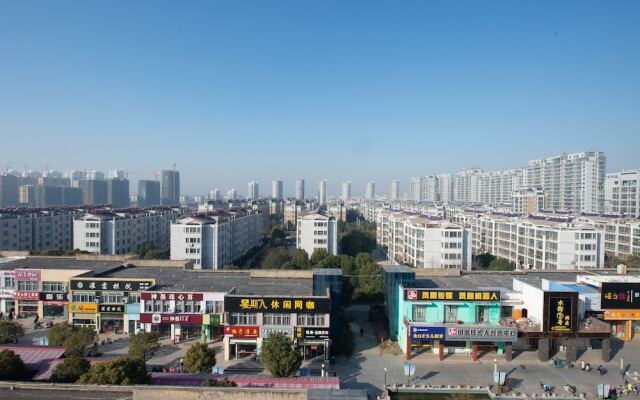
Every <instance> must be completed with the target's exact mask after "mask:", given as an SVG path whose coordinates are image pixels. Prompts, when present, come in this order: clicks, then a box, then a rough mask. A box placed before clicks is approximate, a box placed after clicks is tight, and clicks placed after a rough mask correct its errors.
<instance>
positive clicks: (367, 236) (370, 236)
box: [340, 229, 376, 257]
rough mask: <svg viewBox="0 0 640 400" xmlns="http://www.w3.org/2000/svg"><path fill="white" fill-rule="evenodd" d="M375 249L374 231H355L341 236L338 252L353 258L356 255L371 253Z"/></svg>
mask: <svg viewBox="0 0 640 400" xmlns="http://www.w3.org/2000/svg"><path fill="white" fill-rule="evenodd" d="M375 248H376V235H375V231H374V232H371V231H364V230H360V229H355V230H353V231H351V232H348V233H346V234H344V236H342V239H341V240H340V251H341V252H342V253H343V254H346V255H349V256H353V257H355V256H356V255H357V254H358V253H371V252H372V251H373V250H375Z"/></svg>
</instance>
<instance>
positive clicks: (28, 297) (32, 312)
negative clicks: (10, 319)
mask: <svg viewBox="0 0 640 400" xmlns="http://www.w3.org/2000/svg"><path fill="white" fill-rule="evenodd" d="M13 298H14V299H15V303H16V313H17V315H19V316H21V317H35V316H36V315H38V306H39V303H40V293H39V292H18V291H16V292H14V294H13Z"/></svg>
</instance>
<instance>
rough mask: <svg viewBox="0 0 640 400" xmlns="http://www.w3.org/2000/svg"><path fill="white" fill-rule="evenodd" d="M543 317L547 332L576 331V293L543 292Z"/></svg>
mask: <svg viewBox="0 0 640 400" xmlns="http://www.w3.org/2000/svg"><path fill="white" fill-rule="evenodd" d="M543 319H544V321H543V325H544V328H545V331H547V332H557V333H571V332H576V331H577V330H578V293H577V292H545V293H544V315H543Z"/></svg>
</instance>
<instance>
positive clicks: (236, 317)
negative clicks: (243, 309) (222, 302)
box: [231, 313, 258, 325]
mask: <svg viewBox="0 0 640 400" xmlns="http://www.w3.org/2000/svg"><path fill="white" fill-rule="evenodd" d="M257 320H258V318H257V316H256V314H247V313H232V314H231V325H255V324H256V323H257Z"/></svg>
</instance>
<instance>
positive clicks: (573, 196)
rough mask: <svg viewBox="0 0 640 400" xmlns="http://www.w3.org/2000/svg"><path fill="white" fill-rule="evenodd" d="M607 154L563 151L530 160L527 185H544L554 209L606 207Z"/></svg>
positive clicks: (524, 179) (549, 204) (582, 209)
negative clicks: (567, 152) (552, 155)
mask: <svg viewBox="0 0 640 400" xmlns="http://www.w3.org/2000/svg"><path fill="white" fill-rule="evenodd" d="M605 171H606V157H605V156H604V153H602V152H599V151H584V152H580V153H573V154H566V153H564V154H561V155H559V156H554V157H546V158H541V159H537V160H531V161H529V163H528V165H527V166H526V167H525V168H524V174H523V185H524V186H536V187H541V188H542V190H544V193H545V202H546V207H547V208H550V209H553V210H575V211H576V212H589V213H592V212H601V211H603V210H604V194H605V193H604V190H605V189H604V183H605Z"/></svg>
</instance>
